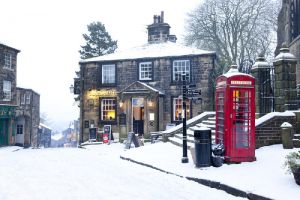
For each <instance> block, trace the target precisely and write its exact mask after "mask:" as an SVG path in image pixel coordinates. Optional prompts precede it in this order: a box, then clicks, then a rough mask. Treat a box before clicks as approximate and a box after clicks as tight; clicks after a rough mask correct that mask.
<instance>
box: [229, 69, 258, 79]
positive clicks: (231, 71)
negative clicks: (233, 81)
mask: <svg viewBox="0 0 300 200" xmlns="http://www.w3.org/2000/svg"><path fill="white" fill-rule="evenodd" d="M240 75H243V76H249V77H252V78H253V76H251V75H250V74H245V73H241V72H239V70H238V69H237V68H230V69H229V70H228V72H227V73H225V74H223V76H225V77H226V78H229V77H232V76H240Z"/></svg>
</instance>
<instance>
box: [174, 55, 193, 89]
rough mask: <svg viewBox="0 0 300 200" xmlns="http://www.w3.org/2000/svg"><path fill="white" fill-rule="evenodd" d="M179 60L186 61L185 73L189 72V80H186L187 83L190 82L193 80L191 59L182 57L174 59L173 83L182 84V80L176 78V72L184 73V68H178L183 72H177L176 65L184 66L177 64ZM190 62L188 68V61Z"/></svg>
mask: <svg viewBox="0 0 300 200" xmlns="http://www.w3.org/2000/svg"><path fill="white" fill-rule="evenodd" d="M179 62H181V63H182V62H184V63H185V66H184V68H185V71H184V73H185V74H188V80H187V81H186V82H187V83H190V82H191V74H192V67H191V60H190V59H188V58H181V59H173V60H172V83H173V84H180V83H181V81H180V80H176V79H175V78H176V74H183V70H178V71H181V72H177V73H175V67H182V66H175V63H179ZM187 62H188V63H189V66H188V68H189V69H188V70H186V68H187V66H186V63H187Z"/></svg>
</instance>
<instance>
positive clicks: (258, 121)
mask: <svg viewBox="0 0 300 200" xmlns="http://www.w3.org/2000/svg"><path fill="white" fill-rule="evenodd" d="M276 116H278V117H293V116H295V113H293V112H292V111H285V112H271V113H268V114H266V115H264V116H262V117H260V118H259V119H256V120H255V126H259V125H260V124H263V123H264V122H265V121H268V120H270V119H272V118H273V117H276Z"/></svg>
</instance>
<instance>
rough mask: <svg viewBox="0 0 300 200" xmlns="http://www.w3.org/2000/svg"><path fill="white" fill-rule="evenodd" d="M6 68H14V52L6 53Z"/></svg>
mask: <svg viewBox="0 0 300 200" xmlns="http://www.w3.org/2000/svg"><path fill="white" fill-rule="evenodd" d="M4 68H5V69H12V54H11V53H4Z"/></svg>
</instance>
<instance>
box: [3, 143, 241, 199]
mask: <svg viewBox="0 0 300 200" xmlns="http://www.w3.org/2000/svg"><path fill="white" fill-rule="evenodd" d="M149 146H150V145H149ZM150 147H155V146H150ZM140 149H141V150H143V149H142V148H140ZM122 152H124V145H122V144H119V143H117V144H111V145H89V146H85V149H83V148H47V149H22V148H20V147H7V148H0V158H1V165H0V199H1V200H2V199H3V200H40V199H44V200H53V199H55V200H82V199H84V200H99V199H101V200H120V199H123V200H140V199H143V200H157V199H162V200H170V199H180V200H181V199H183V200H185V199H186V200H198V199H218V200H223V199H226V200H227V199H229V200H230V199H242V198H236V197H234V196H231V195H229V194H227V193H225V192H223V191H219V190H216V189H211V188H208V187H205V186H202V185H199V184H197V183H195V182H193V181H188V180H187V179H184V178H180V177H177V176H174V175H170V174H165V173H162V172H159V171H157V170H153V169H150V168H147V167H143V166H141V165H137V164H135V163H132V162H128V161H124V160H122V159H120V153H122ZM170 153H172V152H170ZM143 156H144V157H147V156H148V155H143Z"/></svg>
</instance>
